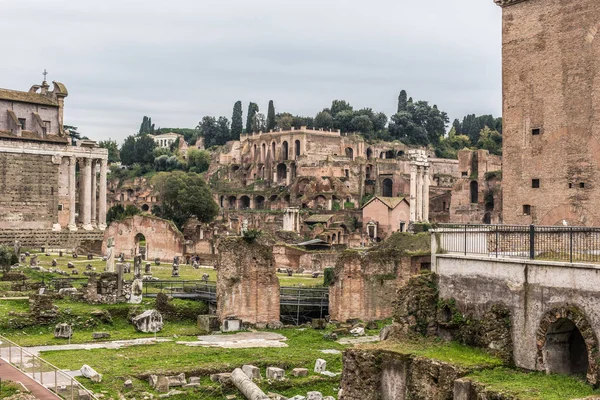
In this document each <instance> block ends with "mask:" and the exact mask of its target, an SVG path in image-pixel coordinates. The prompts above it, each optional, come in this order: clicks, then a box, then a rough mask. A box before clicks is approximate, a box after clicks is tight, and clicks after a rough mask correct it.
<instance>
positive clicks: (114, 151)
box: [98, 139, 121, 163]
mask: <svg viewBox="0 0 600 400" xmlns="http://www.w3.org/2000/svg"><path fill="white" fill-rule="evenodd" d="M98 146H100V147H101V148H103V149H107V150H108V162H109V163H115V162H119V161H121V155H120V152H119V145H118V144H117V142H116V141H115V140H111V139H108V140H101V141H100V142H98Z"/></svg>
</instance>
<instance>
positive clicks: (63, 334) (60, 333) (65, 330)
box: [54, 324, 73, 339]
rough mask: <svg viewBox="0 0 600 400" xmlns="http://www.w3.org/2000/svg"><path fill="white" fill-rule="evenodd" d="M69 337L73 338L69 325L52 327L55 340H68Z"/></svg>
mask: <svg viewBox="0 0 600 400" xmlns="http://www.w3.org/2000/svg"><path fill="white" fill-rule="evenodd" d="M71 336H73V329H72V328H71V325H69V324H58V325H56V326H55V327H54V337H55V338H62V339H69V338H70V337H71Z"/></svg>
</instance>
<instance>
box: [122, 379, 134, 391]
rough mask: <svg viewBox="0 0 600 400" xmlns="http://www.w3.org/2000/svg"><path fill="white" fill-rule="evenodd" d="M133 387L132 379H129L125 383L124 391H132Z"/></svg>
mask: <svg viewBox="0 0 600 400" xmlns="http://www.w3.org/2000/svg"><path fill="white" fill-rule="evenodd" d="M132 387H133V382H132V381H131V379H127V380H126V381H125V382H123V388H124V389H131V388H132Z"/></svg>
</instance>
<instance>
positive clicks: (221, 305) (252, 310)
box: [216, 237, 280, 324]
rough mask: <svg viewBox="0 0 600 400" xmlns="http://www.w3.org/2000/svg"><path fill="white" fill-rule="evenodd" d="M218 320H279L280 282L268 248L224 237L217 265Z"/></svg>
mask: <svg viewBox="0 0 600 400" xmlns="http://www.w3.org/2000/svg"><path fill="white" fill-rule="evenodd" d="M216 268H217V312H218V315H219V319H221V320H223V319H225V318H227V317H232V316H235V317H237V318H240V319H241V320H242V321H244V322H245V323H249V324H257V323H269V322H273V321H279V317H280V304H279V296H280V295H279V293H280V291H279V279H278V278H277V274H276V272H275V265H274V259H273V250H272V247H271V246H267V245H263V244H259V243H248V242H246V241H245V240H244V239H242V238H239V237H238V238H233V237H232V238H227V239H224V240H222V241H221V242H220V244H219V260H218V262H217V266H216Z"/></svg>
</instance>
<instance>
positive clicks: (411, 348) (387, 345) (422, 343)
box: [361, 339, 502, 368]
mask: <svg viewBox="0 0 600 400" xmlns="http://www.w3.org/2000/svg"><path fill="white" fill-rule="evenodd" d="M361 347H362V348H367V349H380V350H387V351H393V352H396V353H400V354H413V355H416V356H422V357H427V358H432V359H435V360H438V361H442V362H447V363H450V364H453V365H457V366H460V367H466V368H490V367H499V366H502V360H500V359H499V358H496V357H494V356H492V355H490V354H488V353H486V352H485V351H484V350H482V349H478V348H474V347H469V346H464V345H462V344H459V343H456V342H442V341H439V340H429V339H419V340H417V339H415V340H411V341H402V342H388V341H386V342H381V343H377V344H373V345H369V344H367V345H363V346H361Z"/></svg>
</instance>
